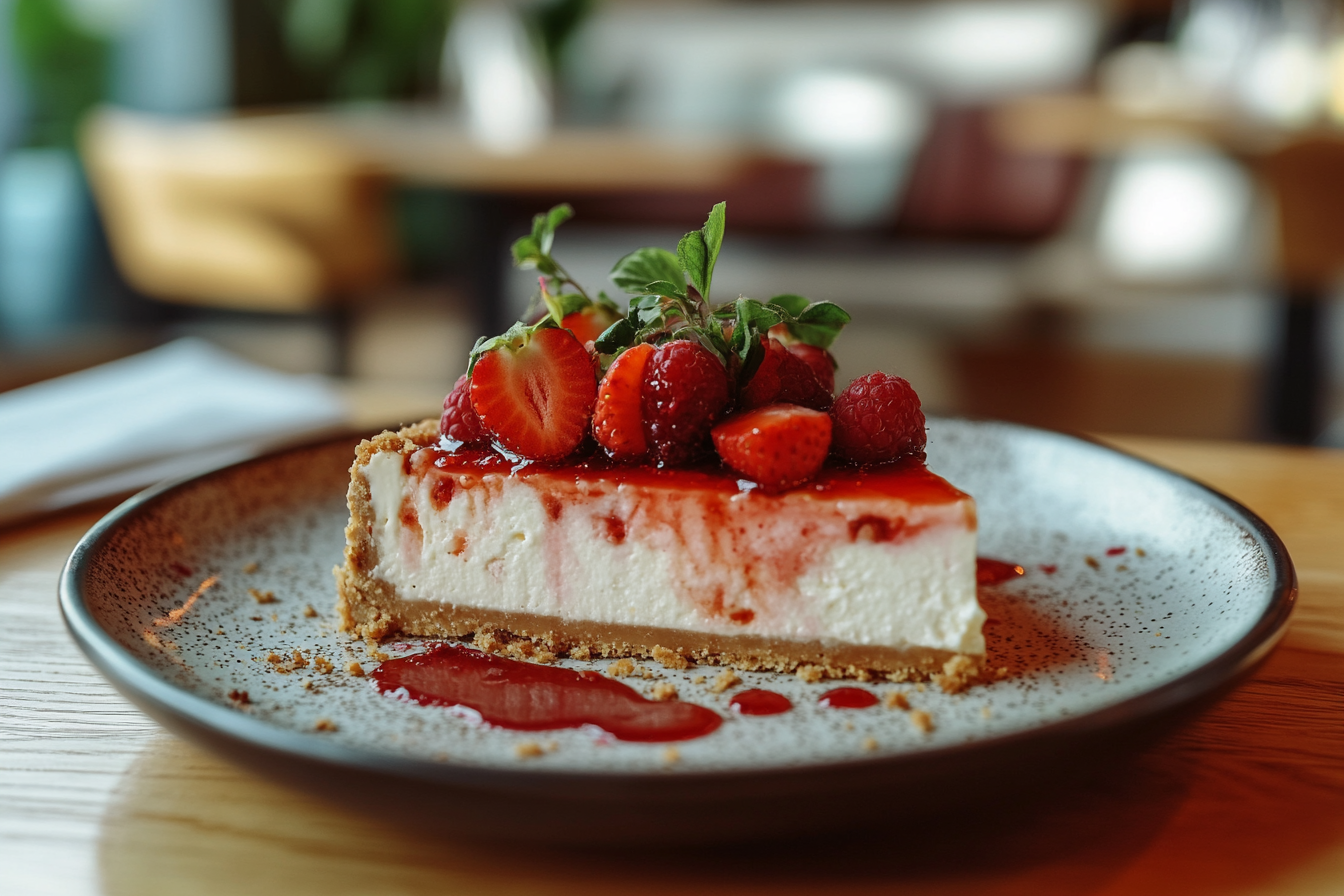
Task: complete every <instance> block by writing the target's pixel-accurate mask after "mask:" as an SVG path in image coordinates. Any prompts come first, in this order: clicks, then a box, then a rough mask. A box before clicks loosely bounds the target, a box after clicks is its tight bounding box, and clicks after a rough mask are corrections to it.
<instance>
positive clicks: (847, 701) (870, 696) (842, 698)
mask: <svg viewBox="0 0 1344 896" xmlns="http://www.w3.org/2000/svg"><path fill="white" fill-rule="evenodd" d="M817 703H819V704H820V705H822V706H826V707H829V708H831V709H867V708H868V707H870V706H876V705H877V695H876V694H874V693H873V692H872V691H865V690H864V689H863V688H834V689H832V690H829V691H827V692H826V693H824V694H822V695H821V697H820V698H818V700H817Z"/></svg>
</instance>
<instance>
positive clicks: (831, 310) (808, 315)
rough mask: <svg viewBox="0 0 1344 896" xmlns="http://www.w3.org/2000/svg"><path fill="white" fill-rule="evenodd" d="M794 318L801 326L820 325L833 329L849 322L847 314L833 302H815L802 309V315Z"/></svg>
mask: <svg viewBox="0 0 1344 896" xmlns="http://www.w3.org/2000/svg"><path fill="white" fill-rule="evenodd" d="M796 317H797V318H798V322H799V323H801V324H820V325H825V326H834V327H843V326H844V325H845V324H847V323H849V320H850V318H849V312H847V311H845V309H843V308H841V307H840V306H839V305H837V304H835V303H834V302H815V303H813V304H811V305H808V306H807V307H806V308H804V309H803V313H802V314H798V315H796Z"/></svg>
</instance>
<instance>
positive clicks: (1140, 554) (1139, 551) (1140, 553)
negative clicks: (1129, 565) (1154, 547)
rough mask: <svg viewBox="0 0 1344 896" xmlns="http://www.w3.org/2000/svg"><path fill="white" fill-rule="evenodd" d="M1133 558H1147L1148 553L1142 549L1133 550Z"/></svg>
mask: <svg viewBox="0 0 1344 896" xmlns="http://www.w3.org/2000/svg"><path fill="white" fill-rule="evenodd" d="M1134 556H1136V557H1147V556H1148V552H1147V551H1145V550H1144V549H1143V548H1135V549H1134Z"/></svg>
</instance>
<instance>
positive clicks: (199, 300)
mask: <svg viewBox="0 0 1344 896" xmlns="http://www.w3.org/2000/svg"><path fill="white" fill-rule="evenodd" d="M81 148H82V151H83V157H84V160H85V165H86V168H87V170H88V174H89V179H90V182H91V184H92V186H93V191H94V195H95V197H96V198H97V201H98V207H99V211H100V212H101V214H102V218H103V221H104V222H105V225H106V227H107V229H108V233H109V236H110V241H111V246H112V251H113V255H114V257H115V259H116V261H117V264H118V266H119V268H120V269H121V271H122V273H123V275H124V276H125V277H126V279H127V280H128V281H129V282H130V283H131V285H132V286H134V287H135V288H136V289H138V290H140V291H141V292H143V293H144V294H145V295H147V296H151V297H153V298H155V299H158V300H161V301H165V302H172V303H177V304H182V305H190V306H194V307H203V308H215V309H228V310H234V311H246V312H264V313H272V314H287V315H295V314H310V315H322V316H325V317H326V318H327V319H328V320H330V321H331V323H332V325H333V328H334V332H335V335H336V338H337V341H338V344H339V346H340V347H341V348H339V349H338V358H340V359H345V358H346V356H347V354H348V352H347V351H346V350H345V348H344V347H345V344H346V341H347V337H348V326H347V323H346V322H347V321H348V319H349V312H350V310H351V307H352V305H354V304H356V303H358V302H360V301H367V300H368V299H369V297H370V296H372V295H373V294H374V293H375V291H376V290H377V289H378V288H379V287H382V286H385V285H386V284H387V283H388V282H389V280H390V279H391V277H392V274H393V272H394V270H395V266H394V250H393V247H392V243H391V236H392V235H391V231H390V222H389V217H388V198H387V190H386V186H387V185H386V180H385V178H383V177H381V176H380V175H378V174H376V173H375V172H373V171H370V170H369V168H368V166H367V165H366V164H365V163H364V162H363V160H362V159H361V158H359V157H358V156H355V155H352V154H351V153H348V152H346V151H344V150H343V148H342V147H341V146H339V145H338V144H333V143H332V142H331V141H326V140H321V139H317V138H315V137H313V136H312V135H309V134H305V133H303V132H299V131H292V130H287V129H285V128H283V127H275V126H272V125H270V124H269V123H268V122H267V121H266V120H265V119H246V118H242V119H219V120H213V121H204V122H182V121H166V120H159V119H154V118H151V117H148V116H144V115H137V114H133V113H128V112H121V111H113V110H107V109H105V110H102V111H99V112H97V113H96V114H94V115H93V116H92V117H91V118H90V119H89V120H88V122H87V124H86V126H85V128H84V131H83V134H82V139H81ZM346 366H347V364H346V363H345V361H344V360H341V361H339V362H338V365H337V367H338V369H339V370H344V369H345V368H346Z"/></svg>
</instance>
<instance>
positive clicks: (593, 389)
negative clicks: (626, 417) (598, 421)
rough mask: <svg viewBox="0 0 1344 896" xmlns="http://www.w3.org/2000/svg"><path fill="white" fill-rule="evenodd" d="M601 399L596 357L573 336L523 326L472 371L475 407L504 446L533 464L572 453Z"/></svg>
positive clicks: (488, 352)
mask: <svg viewBox="0 0 1344 896" xmlns="http://www.w3.org/2000/svg"><path fill="white" fill-rule="evenodd" d="M596 400H597V378H596V377H594V376H593V363H592V358H591V357H590V356H589V354H588V352H587V351H586V350H585V349H584V347H583V346H582V345H580V344H579V341H578V339H576V338H574V334H573V333H571V332H569V330H562V329H560V328H558V327H547V328H544V329H540V330H532V329H531V328H528V327H525V326H522V325H519V326H516V327H515V328H514V329H512V330H510V331H509V332H508V333H506V334H505V335H504V336H501V337H497V342H496V345H495V346H494V347H491V348H488V349H487V350H485V351H483V352H482V354H481V356H480V358H479V359H478V360H477V361H476V366H475V367H474V368H473V369H472V372H471V406H472V407H473V408H475V410H476V414H477V416H479V417H480V419H481V424H482V425H483V426H484V427H485V428H486V429H487V430H488V431H489V432H490V434H491V435H493V436H494V438H495V440H496V441H497V442H499V444H500V445H502V446H504V447H505V448H507V449H508V450H509V451H512V452H513V453H515V454H518V455H521V456H522V457H526V458H529V459H531V460H558V459H560V458H562V457H565V456H567V455H569V454H572V453H573V452H574V449H576V448H578V447H579V443H580V442H582V441H583V437H584V434H585V433H587V431H588V424H589V423H590V422H591V421H592V417H593V403H594V402H595V401H596Z"/></svg>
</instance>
